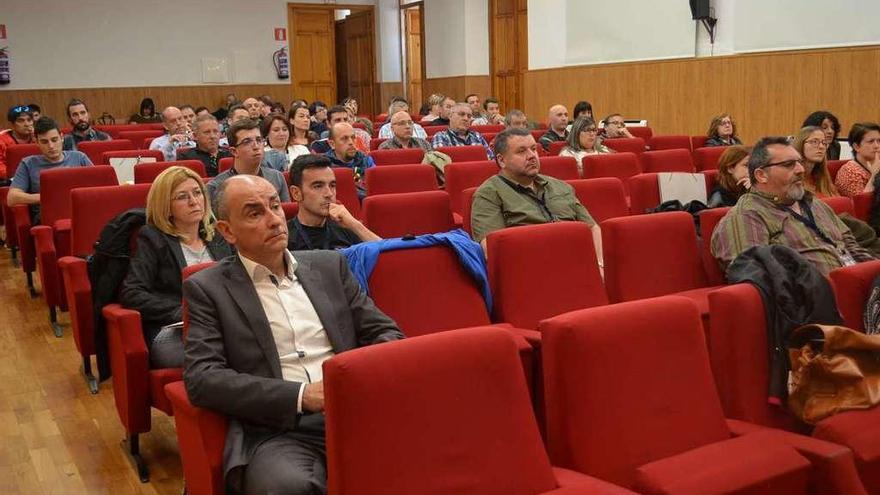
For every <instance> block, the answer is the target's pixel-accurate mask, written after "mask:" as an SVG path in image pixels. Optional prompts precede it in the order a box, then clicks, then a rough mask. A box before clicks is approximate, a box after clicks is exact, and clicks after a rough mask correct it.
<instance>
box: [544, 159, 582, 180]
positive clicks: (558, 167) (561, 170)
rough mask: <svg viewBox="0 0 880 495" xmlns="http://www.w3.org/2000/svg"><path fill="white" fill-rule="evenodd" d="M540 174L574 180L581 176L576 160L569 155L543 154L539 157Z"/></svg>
mask: <svg viewBox="0 0 880 495" xmlns="http://www.w3.org/2000/svg"><path fill="white" fill-rule="evenodd" d="M540 163H541V174H542V175H547V176H550V177H553V178H556V179H559V180H576V179H580V178H581V174H580V173H579V172H578V168H577V160H576V159H575V158H573V157H570V156H544V157H541V159H540Z"/></svg>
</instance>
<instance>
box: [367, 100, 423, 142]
mask: <svg viewBox="0 0 880 495" xmlns="http://www.w3.org/2000/svg"><path fill="white" fill-rule="evenodd" d="M397 112H406V113H407V115H409V103H407V102H406V100H394V101H392V102H391V105H388V117H389V119H388V123H386V124H384V125H383V126H382V127H380V128H379V137H380V138H383V139H391V138H392V137H394V136H395V133H394V127H393V126H394V123H393V122H391V119H390V117H394V114H396V113H397ZM406 120H409V121H410V127H411V129H412V130H411V131H410V134H412V135H413V136H415V137H418V138H422V139H425V138H427V137H428V133H427V132H426V131H425V128H424V127H422V126H420V125H419V124H416V123H415V122H413V121H412V119H411V118H409V117H408V118H407V119H406Z"/></svg>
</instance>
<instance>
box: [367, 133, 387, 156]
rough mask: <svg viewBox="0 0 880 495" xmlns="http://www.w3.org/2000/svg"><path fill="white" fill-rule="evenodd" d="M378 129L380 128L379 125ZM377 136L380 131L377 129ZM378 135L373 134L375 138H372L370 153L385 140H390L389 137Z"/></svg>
mask: <svg viewBox="0 0 880 495" xmlns="http://www.w3.org/2000/svg"><path fill="white" fill-rule="evenodd" d="M376 129H378V127H377V128H376ZM377 136H378V131H377ZM377 136H373V138H372V139H370V154H372V152H373V151H375V150H378V149H379V146H380V145H381V144H382V143H384V142H385V141H388V138H380V137H377Z"/></svg>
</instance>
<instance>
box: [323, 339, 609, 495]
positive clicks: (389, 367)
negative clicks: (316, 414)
mask: <svg viewBox="0 0 880 495" xmlns="http://www.w3.org/2000/svg"><path fill="white" fill-rule="evenodd" d="M324 369H325V374H324V379H325V381H326V412H325V414H326V421H327V471H328V475H329V479H328V488H329V493H330V494H331V495H341V494H349V493H357V494H359V495H374V494H375V495H379V494H382V495H385V494H389V493H400V494H403V493H436V494H441V493H443V494H452V493H454V494H456V495H531V494H542V493H546V494H556V495H561V494H572V495H573V494H588V493H590V494H593V493H595V494H605V493H627V492H626V491H624V490H621V489H620V488H618V487H614V486H611V485H609V484H605V483H601V482H599V481H598V480H595V479H591V478H590V477H587V476H580V477H579V478H578V475H577V474H576V473H572V472H565V473H564V475H563V476H561V478H563V479H560V478H557V475H556V474H557V473H556V472H554V470H553V469H552V467H551V465H550V462H549V460H548V459H547V454H546V452H545V450H544V448H543V445H542V443H541V436H540V434H539V431H538V428H537V424H536V422H535V417H534V416H533V414H532V412H531V410H530V407H529V394H528V392H527V387H526V383H525V381H524V380H523V378H522V373H521V371H520V369H519V363H518V362H517V345H516V343H515V341H514V339H513V338H512V337H511V335H510V334H508V333H507V332H503V331H499V330H498V329H497V328H493V327H483V328H476V329H468V330H459V331H452V332H444V333H441V334H435V335H427V336H422V337H418V338H413V339H406V340H401V341H397V342H390V343H386V344H380V345H377V346H372V347H366V348H361V349H355V350H352V351H349V352H345V353H342V354H339V355H337V356H335V357H333V358H332V359H330V360H329V361H327V362H326V363H325V365H324ZM365 424H368V425H370V427H369V428H364V425H365ZM389 459H393V462H394V475H389V473H388V471H387V466H388V462H389ZM563 483H564V485H563ZM561 486H564V488H561Z"/></svg>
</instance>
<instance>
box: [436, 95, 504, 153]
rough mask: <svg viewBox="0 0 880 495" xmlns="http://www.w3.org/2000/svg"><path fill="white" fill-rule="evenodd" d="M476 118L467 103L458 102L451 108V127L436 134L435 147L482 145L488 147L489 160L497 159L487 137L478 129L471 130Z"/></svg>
mask: <svg viewBox="0 0 880 495" xmlns="http://www.w3.org/2000/svg"><path fill="white" fill-rule="evenodd" d="M473 120H474V112H473V110H471V107H470V105H468V104H467V103H456V104H455V105H453V106H452V108H451V109H450V110H449V129H447V130H445V131H442V132H438V133H437V134H434V140H433V141H432V142H431V145H432V146H434V148H439V147H440V146H473V145H480V146H482V147H483V148H485V149H486V156H487V157H488V158H487V159H488V160H494V159H495V153H493V152H492V148H490V147H489V143H487V142H486V139H485V138H484V137H483V135H482V134H480V133H479V132H477V131H474V130H471V128H470V127H471V121H473Z"/></svg>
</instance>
